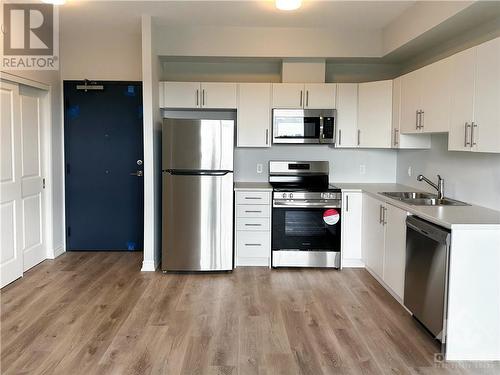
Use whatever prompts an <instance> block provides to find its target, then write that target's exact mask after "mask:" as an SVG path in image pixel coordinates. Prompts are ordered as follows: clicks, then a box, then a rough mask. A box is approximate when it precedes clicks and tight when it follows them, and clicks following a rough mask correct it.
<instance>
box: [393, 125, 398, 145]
mask: <svg viewBox="0 0 500 375" xmlns="http://www.w3.org/2000/svg"><path fill="white" fill-rule="evenodd" d="M398 138H399V129H394V147H396V146H397V145H398V144H399V140H398Z"/></svg>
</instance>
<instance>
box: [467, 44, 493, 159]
mask: <svg viewBox="0 0 500 375" xmlns="http://www.w3.org/2000/svg"><path fill="white" fill-rule="evenodd" d="M476 61H477V63H476V85H475V90H474V97H475V100H474V124H473V126H472V129H471V133H472V134H471V142H472V146H473V147H475V150H476V151H480V152H500V38H496V39H494V40H491V41H489V42H486V43H484V44H481V45H480V46H478V47H477V59H476Z"/></svg>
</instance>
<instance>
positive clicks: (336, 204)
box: [273, 201, 341, 208]
mask: <svg viewBox="0 0 500 375" xmlns="http://www.w3.org/2000/svg"><path fill="white" fill-rule="evenodd" d="M340 205H341V203H340V201H336V202H331V203H328V202H304V201H299V202H297V201H295V202H282V201H273V207H304V208H307V207H317V208H340Z"/></svg>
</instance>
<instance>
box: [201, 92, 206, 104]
mask: <svg viewBox="0 0 500 375" xmlns="http://www.w3.org/2000/svg"><path fill="white" fill-rule="evenodd" d="M201 105H202V106H205V89H203V90H202V91H201Z"/></svg>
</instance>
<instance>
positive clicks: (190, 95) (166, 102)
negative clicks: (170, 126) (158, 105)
mask: <svg viewBox="0 0 500 375" xmlns="http://www.w3.org/2000/svg"><path fill="white" fill-rule="evenodd" d="M160 89H163V105H162V107H163V108H199V106H200V89H201V87H200V83H199V82H162V85H160ZM160 97H161V95H160Z"/></svg>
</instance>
